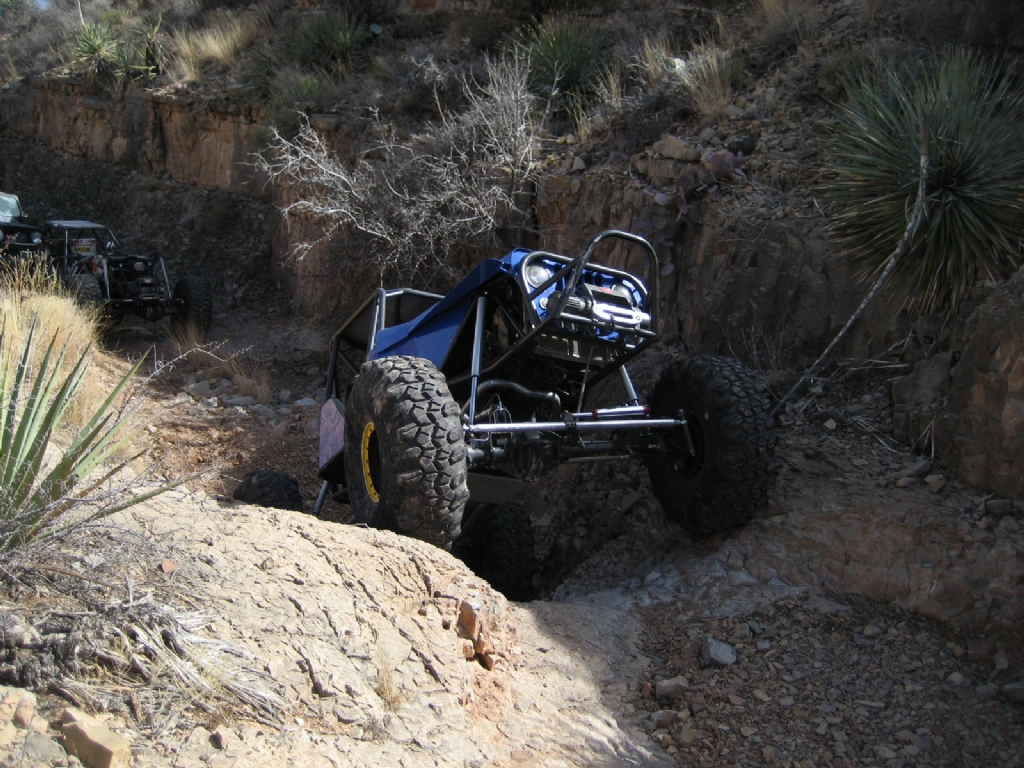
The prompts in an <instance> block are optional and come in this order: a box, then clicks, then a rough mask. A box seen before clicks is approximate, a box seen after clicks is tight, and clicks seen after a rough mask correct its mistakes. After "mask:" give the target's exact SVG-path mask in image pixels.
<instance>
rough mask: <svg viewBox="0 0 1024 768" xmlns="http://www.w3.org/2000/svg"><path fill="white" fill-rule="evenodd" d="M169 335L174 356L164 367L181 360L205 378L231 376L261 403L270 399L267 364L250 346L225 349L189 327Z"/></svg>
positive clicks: (241, 391) (243, 392)
mask: <svg viewBox="0 0 1024 768" xmlns="http://www.w3.org/2000/svg"><path fill="white" fill-rule="evenodd" d="M171 339H172V341H173V342H174V347H175V351H176V355H177V357H176V358H175V359H174V360H173V361H171V362H170V363H167V364H166V365H165V367H167V366H170V367H174V366H175V364H176V363H177V362H182V363H184V367H185V368H186V369H187V370H188V371H190V372H192V373H196V374H200V375H202V376H204V377H206V378H208V379H218V378H228V379H231V381H233V382H234V384H235V387H236V388H237V390H238V394H240V395H242V396H243V397H245V396H248V397H252V398H255V400H256V402H258V403H263V404H267V403H269V402H270V399H271V393H272V391H273V388H272V382H271V379H270V367H269V365H268V364H267V362H266V360H265V359H264V358H263V356H262V355H260V354H258V353H256V352H254V350H252V349H251V348H245V349H241V350H236V351H224V350H223V349H222V347H223V346H224V345H223V343H222V342H221V343H212V344H211V343H208V342H205V341H204V340H203V336H202V334H200V333H198V332H196V331H195V330H194V329H189V328H185V329H182V330H178V331H176V332H173V333H172V335H171Z"/></svg>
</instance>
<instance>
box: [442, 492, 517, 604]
mask: <svg viewBox="0 0 1024 768" xmlns="http://www.w3.org/2000/svg"><path fill="white" fill-rule="evenodd" d="M470 504H471V505H472V504H473V502H470ZM472 520H473V522H471V523H470V525H471V528H469V529H468V530H467V532H466V534H465V535H464V536H463V537H462V538H460V539H459V540H458V541H456V542H455V546H454V547H452V552H453V554H455V555H457V556H458V557H459V558H461V560H462V561H463V562H464V563H465V564H466V565H467V566H469V567H470V568H471V569H472V571H473V573H475V574H476V575H477V576H479V577H480V578H482V579H486V580H487V581H488V582H490V584H491V586H492V587H494V588H495V589H496V590H498V591H499V592H501V593H502V594H503V595H505V596H506V597H507V598H509V599H510V600H520V601H522V600H529V599H530V598H531V597H533V591H534V590H533V577H534V574H536V573H537V556H536V554H535V552H534V544H533V528H532V527H531V525H530V515H529V514H528V513H527V512H526V510H524V509H523V508H522V507H521V506H519V505H518V504H516V503H515V502H511V501H508V502H505V503H504V504H499V505H498V506H496V507H492V506H491V505H488V504H481V505H479V506H478V507H477V508H476V509H475V511H474V514H473V518H472Z"/></svg>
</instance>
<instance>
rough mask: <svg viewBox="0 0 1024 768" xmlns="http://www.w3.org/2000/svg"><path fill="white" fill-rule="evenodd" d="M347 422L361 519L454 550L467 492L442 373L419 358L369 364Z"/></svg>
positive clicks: (351, 484) (349, 470) (348, 465)
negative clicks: (452, 546) (453, 543)
mask: <svg viewBox="0 0 1024 768" xmlns="http://www.w3.org/2000/svg"><path fill="white" fill-rule="evenodd" d="M345 417H346V418H345V477H346V478H347V479H348V491H349V503H350V504H351V506H352V514H353V518H354V520H355V522H357V523H365V524H366V525H369V526H372V527H374V528H388V529H391V530H394V531H397V532H398V533H401V534H404V535H406V536H412V537H413V538H417V539H422V540H423V541H429V542H430V543H431V544H435V545H437V546H438V547H441V548H443V549H450V548H451V544H452V542H453V541H454V540H455V539H456V538H458V536H459V532H460V525H461V523H462V512H463V508H464V507H465V505H466V499H467V498H469V491H468V490H467V488H466V446H465V442H464V439H463V434H462V424H461V422H460V421H459V407H458V405H456V403H455V401H454V400H453V399H452V396H451V392H449V390H448V384H447V382H446V381H445V378H444V376H443V375H442V374H441V373H440V372H439V371H438V370H437V368H435V367H434V365H433V363H431V362H430V361H429V360H424V359H422V358H418V357H401V356H396V357H385V358H381V359H378V360H371V361H369V362H366V363H364V364H363V366H362V368H361V369H360V371H359V375H358V376H356V378H355V379H354V380H353V382H352V391H351V393H350V395H349V400H348V404H347V405H346V407H345Z"/></svg>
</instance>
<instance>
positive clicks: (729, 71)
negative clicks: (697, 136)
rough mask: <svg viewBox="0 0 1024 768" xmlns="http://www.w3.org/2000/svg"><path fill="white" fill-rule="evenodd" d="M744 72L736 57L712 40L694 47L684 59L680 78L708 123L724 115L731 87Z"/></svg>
mask: <svg viewBox="0 0 1024 768" xmlns="http://www.w3.org/2000/svg"><path fill="white" fill-rule="evenodd" d="M742 72H743V68H742V66H741V63H740V60H739V56H738V55H737V54H736V53H735V52H734V51H732V50H730V49H729V48H725V47H722V46H720V45H718V44H716V43H713V42H711V41H706V42H704V43H701V44H700V45H698V46H696V47H695V48H694V49H693V51H692V52H691V53H690V54H689V55H688V56H687V57H686V58H685V59H684V60H683V62H682V66H681V67H680V68H679V77H680V79H681V80H682V82H683V84H684V85H685V87H686V90H687V92H688V93H689V94H690V98H691V99H692V100H693V103H694V106H696V108H697V111H698V112H699V113H700V114H702V115H703V116H704V117H706V118H707V119H709V120H716V119H718V118H719V117H721V116H722V115H724V114H725V108H726V107H728V106H729V103H730V102H731V101H732V95H733V90H732V89H733V84H734V83H735V82H736V81H737V80H738V78H739V77H740V76H741V74H742Z"/></svg>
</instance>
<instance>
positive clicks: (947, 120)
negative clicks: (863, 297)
mask: <svg viewBox="0 0 1024 768" xmlns="http://www.w3.org/2000/svg"><path fill="white" fill-rule="evenodd" d="M844 85H845V87H846V91H847V94H848V96H849V101H848V103H847V104H846V105H845V106H843V107H841V108H840V109H839V112H838V123H837V126H836V130H835V131H834V133H833V135H832V138H831V146H832V150H833V153H834V155H835V158H836V165H835V170H836V171H837V172H838V175H839V178H838V180H837V181H836V182H834V184H833V185H832V186H831V187H830V189H829V190H828V191H829V193H830V195H831V197H832V198H833V199H834V200H835V201H836V202H838V203H839V204H840V206H841V207H840V212H839V214H838V215H837V217H836V219H835V220H834V222H833V232H834V234H835V236H836V239H837V241H838V243H839V244H840V246H841V247H842V249H843V252H844V253H846V254H847V255H849V256H850V257H851V258H853V259H854V260H855V261H856V263H857V266H858V274H859V276H860V277H861V278H863V279H864V280H865V281H869V280H873V279H874V278H876V277H877V276H878V275H879V274H880V273H881V271H882V270H883V269H884V267H885V263H886V260H887V259H888V257H889V254H890V253H892V251H893V249H894V247H895V245H896V243H897V242H898V241H899V239H900V237H901V236H902V234H903V231H904V229H905V228H906V224H907V217H908V216H909V214H910V209H911V208H912V207H913V205H914V199H915V196H916V194H917V186H918V176H919V160H920V148H919V135H920V131H921V129H922V127H923V129H924V132H925V138H926V144H927V152H928V161H929V170H928V175H927V179H926V188H925V189H926V198H925V206H926V207H925V220H924V223H923V224H922V225H921V226H920V227H919V228H918V230H917V233H916V234H915V236H914V237H913V239H912V241H911V243H910V246H909V247H908V249H907V251H906V253H905V254H904V256H903V257H902V258H901V259H900V260H899V262H898V263H897V265H896V268H895V270H894V271H893V274H892V278H891V281H890V285H889V288H890V290H894V291H898V292H899V295H901V296H902V299H903V305H904V306H905V307H906V308H907V309H908V310H910V311H913V312H923V313H931V312H937V311H945V310H952V309H955V308H956V307H957V306H958V305H959V304H960V303H961V302H962V301H963V299H964V297H965V296H966V295H967V294H968V292H969V291H970V289H971V287H972V286H973V285H974V284H975V282H976V281H977V280H978V279H979V278H981V277H984V276H989V275H999V274H1002V273H1005V271H1006V270H1008V269H1010V268H1012V267H1013V266H1014V265H1015V264H1016V262H1017V259H1018V249H1019V247H1020V241H1021V239H1022V237H1024V142H1022V141H1021V127H1022V117H1024V98H1022V96H1021V94H1020V93H1019V92H1018V91H1015V90H1014V87H1013V82H1012V80H1011V78H1010V77H1009V76H1008V74H1007V73H1006V72H1004V71H1002V70H1000V69H999V67H998V66H997V65H996V64H995V63H993V62H991V61H987V60H984V59H982V58H980V57H978V56H976V55H974V54H970V53H966V52H963V51H948V52H945V53H943V54H940V55H938V56H937V57H935V58H934V59H931V60H929V61H928V62H926V63H925V64H920V63H918V64H902V65H897V64H882V65H880V67H879V68H878V69H876V70H871V71H868V72H864V73H862V74H860V75H858V76H857V77H855V78H852V79H850V80H849V81H847V82H845V83H844Z"/></svg>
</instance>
